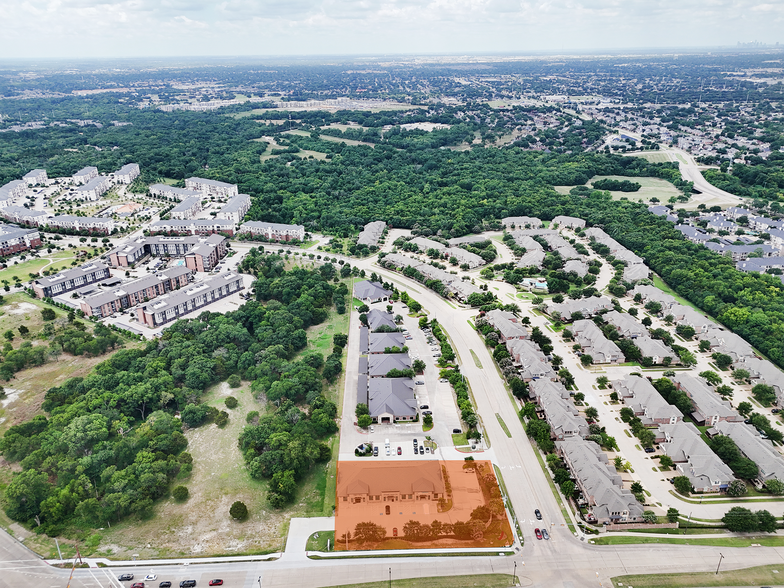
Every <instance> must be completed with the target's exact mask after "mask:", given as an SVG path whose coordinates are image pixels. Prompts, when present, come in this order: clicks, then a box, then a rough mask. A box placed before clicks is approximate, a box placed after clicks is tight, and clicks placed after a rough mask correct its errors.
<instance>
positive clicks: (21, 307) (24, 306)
mask: <svg viewBox="0 0 784 588" xmlns="http://www.w3.org/2000/svg"><path fill="white" fill-rule="evenodd" d="M31 310H38V307H37V306H36V305H35V304H30V303H29V302H17V303H16V304H13V305H11V306H10V307H9V308H7V309H6V312H7V313H9V314H24V313H26V312H30V311H31Z"/></svg>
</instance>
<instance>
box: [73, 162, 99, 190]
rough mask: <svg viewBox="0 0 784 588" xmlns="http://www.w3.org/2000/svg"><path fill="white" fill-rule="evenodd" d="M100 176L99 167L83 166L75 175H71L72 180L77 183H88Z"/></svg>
mask: <svg viewBox="0 0 784 588" xmlns="http://www.w3.org/2000/svg"><path fill="white" fill-rule="evenodd" d="M97 177H98V168H97V167H92V166H89V167H83V168H82V169H80V170H79V171H78V172H76V173H75V174H74V175H72V176H71V182H72V183H74V184H77V185H82V184H86V183H87V182H89V181H90V180H92V179H93V178H97Z"/></svg>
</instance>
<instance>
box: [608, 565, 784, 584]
mask: <svg viewBox="0 0 784 588" xmlns="http://www.w3.org/2000/svg"><path fill="white" fill-rule="evenodd" d="M782 576H784V565H778V564H777V565H769V566H756V567H753V568H745V569H741V570H728V571H722V572H719V573H718V574H716V573H714V572H691V573H689V572H686V573H680V574H644V575H635V576H631V575H630V576H616V577H615V578H613V579H612V582H613V586H620V585H622V584H623V585H624V586H634V587H635V588H688V587H691V586H776V585H781V583H782V581H784V580H782Z"/></svg>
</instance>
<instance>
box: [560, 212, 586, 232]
mask: <svg viewBox="0 0 784 588" xmlns="http://www.w3.org/2000/svg"><path fill="white" fill-rule="evenodd" d="M553 224H554V225H558V226H559V227H563V228H568V229H582V228H584V227H585V221H584V220H583V219H581V218H575V217H573V216H560V215H559V216H556V217H555V218H554V219H553Z"/></svg>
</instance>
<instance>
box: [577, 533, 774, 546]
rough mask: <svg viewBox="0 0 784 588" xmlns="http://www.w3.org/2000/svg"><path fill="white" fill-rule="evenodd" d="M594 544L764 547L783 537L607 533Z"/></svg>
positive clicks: (772, 544)
mask: <svg viewBox="0 0 784 588" xmlns="http://www.w3.org/2000/svg"><path fill="white" fill-rule="evenodd" d="M593 542H594V543H595V544H596V545H634V544H640V543H646V544H647V543H659V544H661V543H670V544H675V545H708V546H711V547H749V546H751V545H752V544H755V545H763V546H765V547H781V546H784V537H778V536H776V535H766V536H762V537H760V536H753V537H716V538H713V537H691V538H689V537H630V536H627V535H609V536H604V537H597V538H596V539H593Z"/></svg>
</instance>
